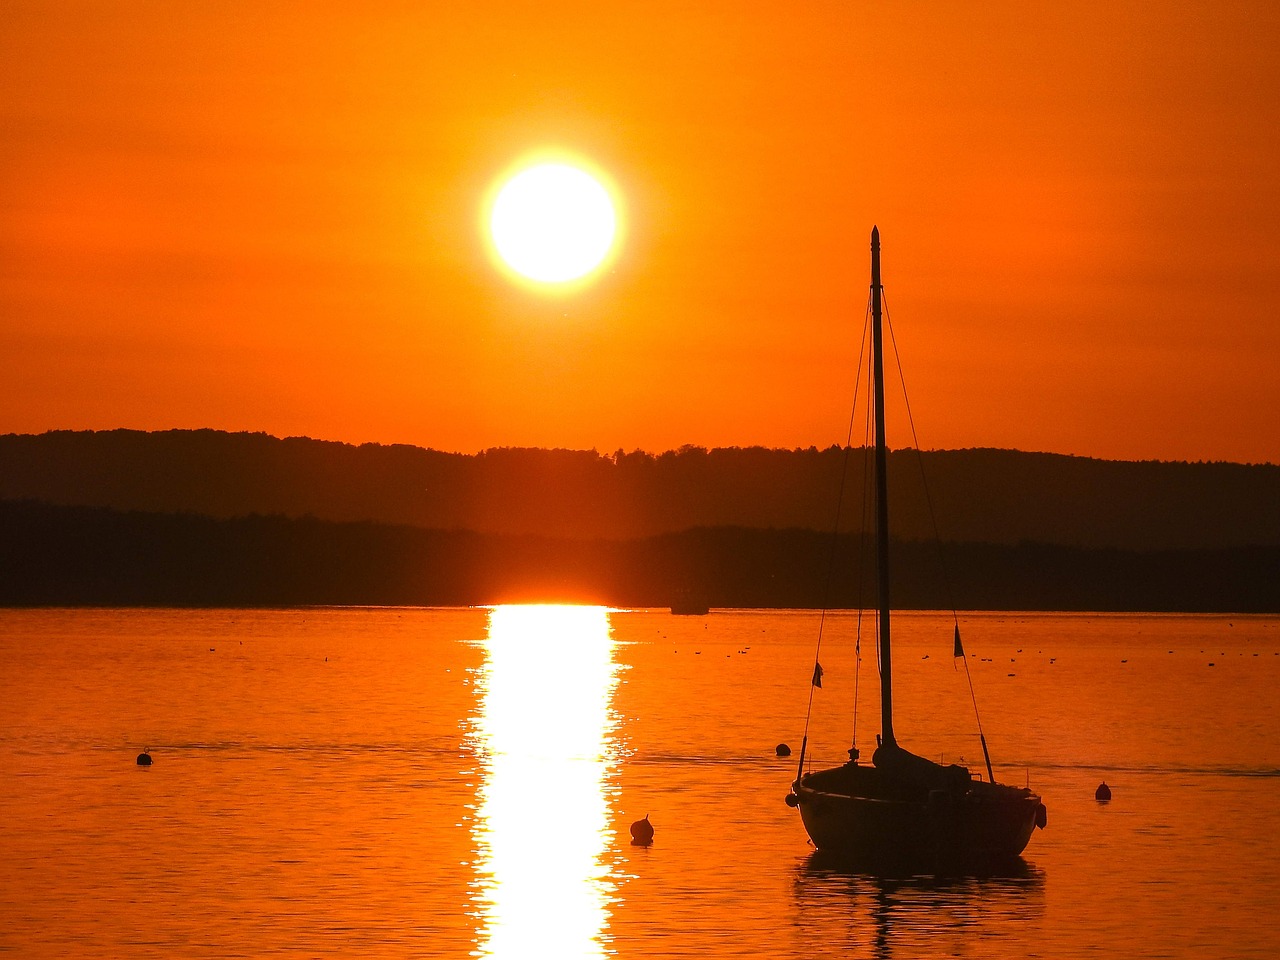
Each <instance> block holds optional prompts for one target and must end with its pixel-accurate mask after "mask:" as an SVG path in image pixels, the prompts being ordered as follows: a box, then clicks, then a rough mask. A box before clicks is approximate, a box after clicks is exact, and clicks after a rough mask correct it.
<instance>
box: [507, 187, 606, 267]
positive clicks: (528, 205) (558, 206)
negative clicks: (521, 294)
mask: <svg viewBox="0 0 1280 960" xmlns="http://www.w3.org/2000/svg"><path fill="white" fill-rule="evenodd" d="M617 227H618V222H617V216H616V214H615V213H614V209H613V201H612V200H610V198H609V192H608V191H607V190H606V189H605V188H604V186H603V185H602V184H601V183H600V181H598V180H596V179H595V178H594V177H592V176H591V175H590V174H589V173H587V172H586V171H584V170H581V169H579V168H578V167H575V166H571V165H569V164H567V163H540V164H538V165H537V166H533V167H528V168H527V169H525V170H522V171H520V172H519V173H517V174H516V175H515V176H513V177H512V178H511V179H510V180H508V181H507V182H506V183H505V184H503V186H502V189H501V190H499V191H498V195H497V197H496V198H495V199H494V201H493V211H492V213H491V214H490V216H489V232H490V235H491V236H492V237H493V245H494V247H495V248H496V249H497V251H498V256H500V257H501V258H502V260H503V262H504V263H506V264H507V266H509V267H510V268H511V269H512V270H514V271H515V272H516V273H518V274H520V275H521V276H524V277H528V278H529V279H530V280H537V281H540V282H542V283H566V282H568V281H570V280H577V279H578V278H579V277H582V276H585V275H586V274H588V273H590V272H591V271H592V270H594V269H595V268H596V267H598V266H599V265H600V264H601V263H602V262H603V261H604V258H605V257H606V256H607V255H608V253H609V248H610V247H611V246H612V245H613V240H614V235H615V234H616V233H617Z"/></svg>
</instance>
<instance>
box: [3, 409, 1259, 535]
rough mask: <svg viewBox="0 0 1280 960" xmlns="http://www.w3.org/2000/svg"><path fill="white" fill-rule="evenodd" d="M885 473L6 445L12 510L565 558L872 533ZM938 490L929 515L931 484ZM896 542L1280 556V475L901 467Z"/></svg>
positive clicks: (377, 448)
mask: <svg viewBox="0 0 1280 960" xmlns="http://www.w3.org/2000/svg"><path fill="white" fill-rule="evenodd" d="M866 459H867V458H866V455H865V453H864V451H862V450H861V449H855V450H853V451H849V452H848V453H847V454H846V451H844V450H842V449H840V448H837V447H831V448H828V449H825V450H818V449H814V448H810V449H801V450H768V449H763V448H758V447H752V448H729V449H713V450H704V449H701V448H694V447H685V448H682V449H680V450H677V451H670V452H667V453H662V454H658V455H653V454H648V453H643V452H639V451H637V452H632V453H625V452H623V451H618V452H617V453H616V454H613V455H603V454H599V453H596V452H594V451H571V450H530V449H496V450H487V451H484V452H483V453H479V454H475V455H463V454H454V453H441V452H438V451H434V450H427V449H422V448H418V447H410V446H382V445H378V444H364V445H361V446H352V445H349V444H342V443H333V442H327V441H319V440H310V439H305V438H290V439H277V438H274V437H270V436H267V435H266V434H260V433H253V434H250V433H224V432H219V431H214V430H170V431H163V432H157V433H144V432H139V431H131V430H111V431H102V432H69V431H55V432H50V433H44V434H38V435H15V434H10V435H6V436H0V499H7V500H37V501H43V502H46V503H50V504H60V505H76V506H94V507H109V508H112V509H115V510H123V511H143V512H154V513H182V512H187V513H194V514H200V515H204V516H208V517H213V518H221V519H228V518H233V517H245V516H249V515H254V514H257V515H279V516H281V517H291V518H302V517H312V518H315V519H317V520H327V521H371V522H376V523H382V524H392V525H400V526H407V527H418V528H424V529H429V530H450V531H471V532H473V533H476V534H486V535H495V536H502V537H520V536H525V537H542V538H549V539H554V540H606V541H623V540H643V539H647V538H653V537H657V536H660V535H663V534H673V533H678V532H681V531H685V530H689V529H691V528H713V527H736V528H744V529H760V530H768V529H777V530H814V531H825V532H829V531H830V530H831V529H832V527H833V524H834V521H835V516H836V513H835V504H836V501H837V495H838V491H839V489H840V486H841V478H842V475H843V476H844V477H845V486H846V493H845V507H844V510H843V520H842V523H841V528H842V529H845V530H856V529H858V528H859V526H860V523H859V519H860V517H861V510H862V508H861V506H860V504H861V502H862V499H861V498H862V490H863V476H864V470H865V466H866ZM922 475H923V476H924V477H926V478H927V481H928V485H927V489H928V498H926V496H925V486H924V485H923V484H922V483H921V476H922ZM889 476H890V501H891V503H892V504H893V528H894V529H893V532H894V535H895V537H897V538H899V539H902V540H932V539H933V538H934V527H933V523H932V522H931V520H930V509H929V504H930V502H931V503H932V507H933V511H932V512H933V514H934V515H935V516H936V517H937V531H938V535H939V537H940V538H941V539H942V540H944V541H951V542H964V543H989V544H1003V545H1016V544H1019V543H1023V542H1036V543H1043V544H1050V545H1057V546H1065V547H1078V548H1088V549H1100V548H1114V549H1122V550H1137V551H1152V550H1172V549H1207V550H1213V549H1223V548H1233V547H1241V546H1249V545H1261V546H1270V545H1280V466H1275V465H1267V464H1262V465H1241V464H1231V463H1178V462H1150V461H1149V462H1137V463H1133V462H1118V461H1104V460H1095V459H1089V458H1085V457H1071V456H1062V455H1057V454H1044V453H1022V452H1018V451H1011V450H984V449H975V450H945V451H925V452H923V453H920V454H917V453H915V452H914V451H894V452H892V453H891V454H890V458H889Z"/></svg>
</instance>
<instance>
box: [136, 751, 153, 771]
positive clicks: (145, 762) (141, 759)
mask: <svg viewBox="0 0 1280 960" xmlns="http://www.w3.org/2000/svg"><path fill="white" fill-rule="evenodd" d="M147 749H148V750H149V749H150V747H148V748H147ZM138 766H140V767H149V766H151V754H149V753H147V751H146V750H143V751H142V752H141V753H140V754H138Z"/></svg>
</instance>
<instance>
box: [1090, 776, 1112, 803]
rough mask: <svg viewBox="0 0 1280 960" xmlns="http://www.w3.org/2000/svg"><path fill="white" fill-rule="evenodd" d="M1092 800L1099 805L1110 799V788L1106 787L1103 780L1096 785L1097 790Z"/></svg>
mask: <svg viewBox="0 0 1280 960" xmlns="http://www.w3.org/2000/svg"><path fill="white" fill-rule="evenodd" d="M1093 799H1095V800H1097V801H1098V802H1099V803H1106V802H1107V801H1108V800H1110V799H1111V788H1110V787H1108V786H1107V782H1106V781H1105V780H1104V781H1102V783H1100V784H1099V785H1098V789H1097V790H1095V791H1094V794H1093Z"/></svg>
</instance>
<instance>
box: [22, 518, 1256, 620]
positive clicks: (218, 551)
mask: <svg viewBox="0 0 1280 960" xmlns="http://www.w3.org/2000/svg"><path fill="white" fill-rule="evenodd" d="M867 541H868V538H867V537H865V536H862V535H861V534H858V533H844V534H840V535H838V536H833V535H832V534H830V533H827V534H824V533H821V532H819V531H815V530H807V529H803V528H796V527H792V528H773V529H767V528H765V529H761V528H748V527H737V526H718V527H695V528H691V529H687V530H682V531H678V532H673V533H663V534H657V535H652V536H645V537H636V538H622V539H612V538H588V539H584V538H569V537H549V536H542V535H534V534H503V533H479V532H475V531H463V530H430V529H422V528H417V527H411V526H406V525H393V524H382V523H374V522H370V521H358V522H335V521H326V520H320V519H317V518H314V517H302V518H290V517H285V516H280V515H250V516H244V517H237V518H229V519H218V518H212V517H207V516H200V515H197V514H192V513H156V512H143V511H120V510H113V509H108V508H102V507H68V506H55V505H51V504H48V503H41V502H37V501H30V500H23V501H14V500H8V501H0V604H3V605H7V606H15V605H24V606H25V605H37V606H76V605H104V606H122V605H123V606H131V605H138V606H291V605H302V604H375V605H377V604H387V605H427V606H451V605H468V604H489V603H503V602H522V601H523V602H531V601H569V602H593V603H606V604H611V605H616V606H635V607H663V606H668V605H669V604H670V603H671V602H672V601H673V600H674V599H675V598H677V597H679V596H686V595H694V596H697V597H699V598H701V599H702V600H704V601H705V602H706V603H707V604H709V605H710V606H712V607H831V608H841V607H844V608H850V607H857V606H874V602H875V601H874V599H873V597H874V587H875V584H874V569H875V567H874V564H873V563H868V562H866V560H867V557H866V551H867V549H868V548H869V544H868V542H867ZM891 568H892V569H891V582H892V584H893V592H894V605H895V606H898V607H903V608H916V609H949V608H953V607H955V608H960V609H992V610H1099V611H1103V610H1116V611H1121V610H1133V611H1188V612H1197V611H1203V612H1234V613H1246V612H1280V590H1278V589H1277V586H1276V585H1277V584H1280V547H1277V546H1245V547H1222V548H1183V549H1161V550H1143V551H1139V550H1121V549H1116V548H1091V547H1075V546H1064V545H1054V544H1046V543H1034V542H1023V543H1014V544H996V543H977V542H964V541H944V542H937V541H916V540H904V539H895V540H894V542H893V544H892V549H891Z"/></svg>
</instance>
